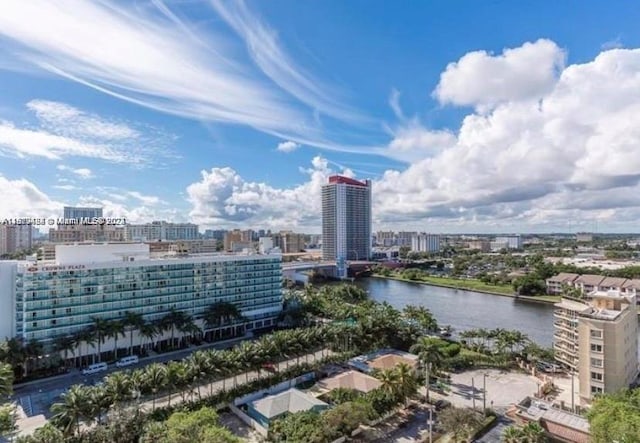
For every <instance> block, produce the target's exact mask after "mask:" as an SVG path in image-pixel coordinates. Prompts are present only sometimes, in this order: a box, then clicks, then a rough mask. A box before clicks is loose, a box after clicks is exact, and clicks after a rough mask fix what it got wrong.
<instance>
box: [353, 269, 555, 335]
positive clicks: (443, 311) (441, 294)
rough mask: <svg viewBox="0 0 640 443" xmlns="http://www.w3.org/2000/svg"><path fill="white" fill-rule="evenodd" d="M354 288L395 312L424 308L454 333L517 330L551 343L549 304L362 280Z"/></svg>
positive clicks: (417, 284) (416, 284) (550, 309)
mask: <svg viewBox="0 0 640 443" xmlns="http://www.w3.org/2000/svg"><path fill="white" fill-rule="evenodd" d="M356 284H357V285H358V286H360V287H362V288H363V289H365V290H367V291H368V292H369V295H370V296H371V298H372V299H373V300H376V301H378V302H384V301H386V302H388V303H389V304H390V305H391V306H393V307H395V308H397V309H402V308H403V307H404V306H406V305H416V306H424V307H426V308H428V309H429V310H430V311H431V312H432V313H433V315H434V316H435V317H436V319H437V320H438V323H439V324H441V325H451V326H452V327H453V328H454V333H455V332H460V331H464V330H468V329H474V328H487V329H493V328H503V329H517V330H519V331H521V332H523V333H525V334H527V335H528V336H529V338H530V339H531V340H533V341H535V342H536V343H537V344H539V345H541V346H546V347H550V346H551V345H552V343H553V305H550V304H544V303H535V302H530V301H523V300H516V299H514V298H511V297H501V296H497V295H491V294H484V293H480V292H471V291H465V290H461V289H449V288H443V287H439V286H429V285H424V284H419V283H409V282H403V281H397V280H388V279H382V278H364V279H361V280H358V281H356Z"/></svg>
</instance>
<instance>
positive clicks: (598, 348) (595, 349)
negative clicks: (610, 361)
mask: <svg viewBox="0 0 640 443" xmlns="http://www.w3.org/2000/svg"><path fill="white" fill-rule="evenodd" d="M591 352H602V345H596V344H594V343H592V344H591Z"/></svg>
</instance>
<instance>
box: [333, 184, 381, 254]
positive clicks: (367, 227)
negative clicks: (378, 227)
mask: <svg viewBox="0 0 640 443" xmlns="http://www.w3.org/2000/svg"><path fill="white" fill-rule="evenodd" d="M370 256H371V181H370V180H365V181H358V180H354V179H352V178H349V177H343V176H340V175H334V176H332V177H329V183H328V184H326V185H324V186H323V187H322V258H323V259H324V260H336V261H341V260H368V259H369V258H370Z"/></svg>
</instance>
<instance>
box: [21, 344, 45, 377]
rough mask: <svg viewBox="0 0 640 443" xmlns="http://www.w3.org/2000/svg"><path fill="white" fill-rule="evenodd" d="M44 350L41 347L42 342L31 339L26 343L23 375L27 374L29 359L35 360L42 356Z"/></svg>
mask: <svg viewBox="0 0 640 443" xmlns="http://www.w3.org/2000/svg"><path fill="white" fill-rule="evenodd" d="M43 351H44V348H43V347H42V344H41V343H40V342H39V341H37V340H36V339H33V338H32V339H31V340H29V341H28V342H27V344H26V345H25V347H24V354H23V355H24V359H25V360H24V376H25V377H26V376H27V374H28V370H29V362H30V361H34V360H35V361H37V360H38V359H39V358H41V357H42V353H43Z"/></svg>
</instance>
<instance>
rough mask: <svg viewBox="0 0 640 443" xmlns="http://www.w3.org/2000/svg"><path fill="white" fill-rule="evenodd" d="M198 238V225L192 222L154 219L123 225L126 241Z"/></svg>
mask: <svg viewBox="0 0 640 443" xmlns="http://www.w3.org/2000/svg"><path fill="white" fill-rule="evenodd" d="M198 238H199V233H198V225H195V224H193V223H168V222H166V221H154V222H151V223H145V224H141V225H127V226H126V227H125V240H128V241H173V240H197V239H198Z"/></svg>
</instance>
